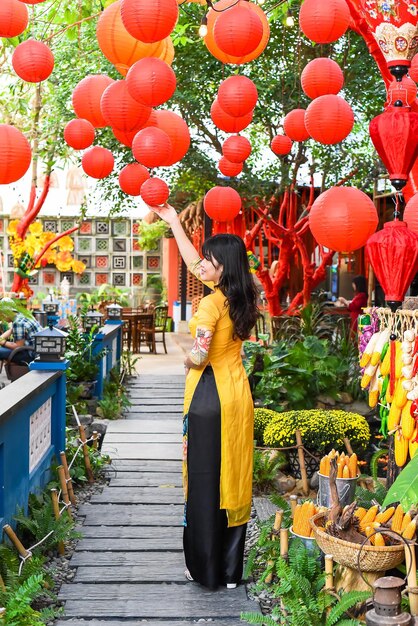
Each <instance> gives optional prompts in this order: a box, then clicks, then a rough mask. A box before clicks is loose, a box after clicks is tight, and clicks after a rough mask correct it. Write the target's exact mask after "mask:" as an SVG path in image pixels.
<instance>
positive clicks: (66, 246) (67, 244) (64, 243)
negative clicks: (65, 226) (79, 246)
mask: <svg viewBox="0 0 418 626" xmlns="http://www.w3.org/2000/svg"><path fill="white" fill-rule="evenodd" d="M58 246H59V249H60V250H62V251H63V252H67V251H68V252H71V250H74V241H73V240H72V239H71V237H70V236H69V235H66V236H65V237H62V238H61V239H60V240H59V241H58Z"/></svg>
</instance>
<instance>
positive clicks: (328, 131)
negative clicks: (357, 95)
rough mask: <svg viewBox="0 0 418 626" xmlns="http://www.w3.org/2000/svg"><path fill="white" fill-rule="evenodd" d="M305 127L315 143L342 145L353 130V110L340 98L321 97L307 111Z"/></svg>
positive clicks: (331, 96)
mask: <svg viewBox="0 0 418 626" xmlns="http://www.w3.org/2000/svg"><path fill="white" fill-rule="evenodd" d="M305 125H306V129H307V131H308V133H309V134H310V136H311V137H312V139H315V141H319V142H320V143H324V144H334V143H340V141H342V140H343V139H345V138H346V137H347V135H349V134H350V133H351V131H352V129H353V126H354V113H353V109H352V108H351V107H350V105H349V104H348V102H346V101H345V100H344V99H343V98H341V97H340V96H334V95H327V96H320V97H319V98H316V99H315V100H313V102H311V104H310V105H309V106H308V108H307V109H306V113H305Z"/></svg>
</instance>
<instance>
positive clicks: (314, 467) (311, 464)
mask: <svg viewBox="0 0 418 626" xmlns="http://www.w3.org/2000/svg"><path fill="white" fill-rule="evenodd" d="M287 456H288V459H289V469H290V473H291V475H292V476H293V477H294V478H302V474H301V472H300V464H299V455H298V451H297V450H288V452H287ZM320 460H321V459H320V457H319V456H318V457H315V458H314V457H312V456H310V455H309V454H306V455H305V466H306V474H307V476H308V478H312V476H313V475H314V474H315V472H317V471H318V470H319V462H320Z"/></svg>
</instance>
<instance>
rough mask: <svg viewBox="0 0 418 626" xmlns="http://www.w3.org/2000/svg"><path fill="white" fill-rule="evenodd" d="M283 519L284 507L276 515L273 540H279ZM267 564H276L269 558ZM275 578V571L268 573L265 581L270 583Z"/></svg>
mask: <svg viewBox="0 0 418 626" xmlns="http://www.w3.org/2000/svg"><path fill="white" fill-rule="evenodd" d="M282 519H283V511H282V509H279V510H278V511H276V516H275V518H274V524H273V534H272V537H271V539H272V541H276V540H277V535H278V533H279V531H280V529H281V527H282ZM267 565H268V566H273V565H274V561H272V560H269V561H267ZM272 580H273V572H270V574H268V575H267V576H266V579H265V582H266V583H267V584H268V585H269V584H270V583H271V581H272Z"/></svg>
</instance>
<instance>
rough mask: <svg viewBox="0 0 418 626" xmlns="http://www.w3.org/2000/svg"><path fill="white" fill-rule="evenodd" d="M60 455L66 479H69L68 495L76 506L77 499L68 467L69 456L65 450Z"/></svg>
mask: <svg viewBox="0 0 418 626" xmlns="http://www.w3.org/2000/svg"><path fill="white" fill-rule="evenodd" d="M60 457H61V465H62V466H63V468H64V473H65V479H66V481H67V489H68V495H69V497H70V500H71V504H72V505H73V506H75V505H76V504H77V500H76V497H75V494H74V489H73V481H72V479H71V474H70V470H69V469H68V463H67V456H66V454H65V452H60Z"/></svg>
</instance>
